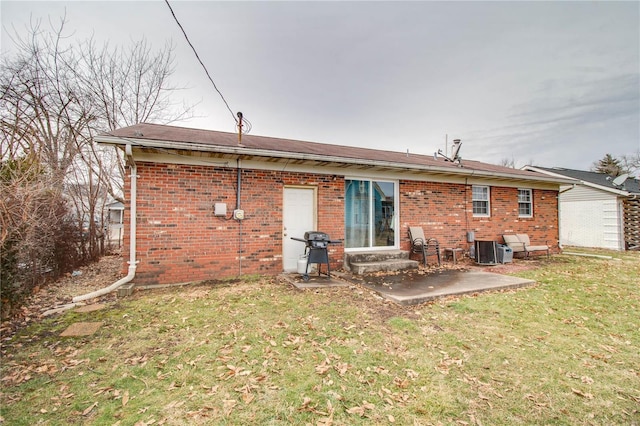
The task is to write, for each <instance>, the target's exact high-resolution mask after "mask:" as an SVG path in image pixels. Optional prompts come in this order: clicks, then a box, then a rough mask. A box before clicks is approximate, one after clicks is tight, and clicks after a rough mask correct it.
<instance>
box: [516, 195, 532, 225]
mask: <svg viewBox="0 0 640 426" xmlns="http://www.w3.org/2000/svg"><path fill="white" fill-rule="evenodd" d="M520 191H529V200H530V201H529V202H528V203H529V206H530V207H529V211H530V212H531V213H530V214H521V213H520V203H522V204H524V202H522V201H520ZM518 217H525V218H531V217H533V189H531V188H518Z"/></svg>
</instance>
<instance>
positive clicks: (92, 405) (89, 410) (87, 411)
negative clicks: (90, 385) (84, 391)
mask: <svg viewBox="0 0 640 426" xmlns="http://www.w3.org/2000/svg"><path fill="white" fill-rule="evenodd" d="M97 405H98V403H97V402H94V403H93V404H91V405H90V406H88V407H87V408H85V409H84V411H83V412H82V415H83V416H86V415H87V414H89V413H90V412H91V410H93V409H94V408H95V407H96V406H97Z"/></svg>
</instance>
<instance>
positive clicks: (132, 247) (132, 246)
mask: <svg viewBox="0 0 640 426" xmlns="http://www.w3.org/2000/svg"><path fill="white" fill-rule="evenodd" d="M125 153H126V155H127V157H128V158H129V161H130V164H131V165H130V167H131V217H130V220H129V222H130V233H131V235H130V237H129V262H127V263H128V264H129V272H128V273H127V276H126V277H124V278H122V279H120V280H118V281H116V282H114V283H113V284H111V285H110V286H109V287H105V288H102V289H100V290H96V291H93V292H91V293H87V294H83V295H82V296H76V297H74V298H73V303H77V302H82V301H84V300H89V299H93V298H94V297H100V296H103V295H105V294H107V293H110V292H112V291H114V290H116V289H118V288H119V287H121V286H123V285H125V284H126V283H128V282H131V281H132V280H133V278H134V277H135V276H136V265H137V263H138V262H137V261H136V216H137V207H136V206H137V200H136V197H137V188H138V167H137V166H136V163H135V161H134V160H133V153H132V150H131V144H127V145H126V147H125Z"/></svg>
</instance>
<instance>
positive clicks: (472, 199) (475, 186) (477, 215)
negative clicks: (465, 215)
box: [471, 185, 491, 217]
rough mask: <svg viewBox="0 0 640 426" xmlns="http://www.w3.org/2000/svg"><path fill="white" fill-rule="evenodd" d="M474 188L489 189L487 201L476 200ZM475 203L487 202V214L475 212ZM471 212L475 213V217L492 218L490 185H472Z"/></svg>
mask: <svg viewBox="0 0 640 426" xmlns="http://www.w3.org/2000/svg"><path fill="white" fill-rule="evenodd" d="M473 188H487V199H486V200H474V198H473ZM474 201H486V202H487V213H476V212H474V211H473V202H474ZM471 212H472V213H473V217H491V187H490V186H488V185H472V186H471Z"/></svg>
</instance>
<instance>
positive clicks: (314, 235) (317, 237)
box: [304, 231, 330, 241]
mask: <svg viewBox="0 0 640 426" xmlns="http://www.w3.org/2000/svg"><path fill="white" fill-rule="evenodd" d="M304 239H305V240H307V241H329V240H330V238H329V235H327V234H325V233H324V232H319V231H307V232H305V233H304Z"/></svg>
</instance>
